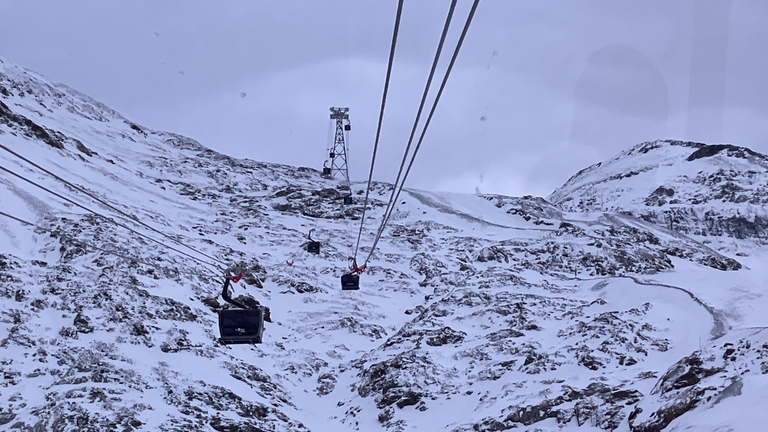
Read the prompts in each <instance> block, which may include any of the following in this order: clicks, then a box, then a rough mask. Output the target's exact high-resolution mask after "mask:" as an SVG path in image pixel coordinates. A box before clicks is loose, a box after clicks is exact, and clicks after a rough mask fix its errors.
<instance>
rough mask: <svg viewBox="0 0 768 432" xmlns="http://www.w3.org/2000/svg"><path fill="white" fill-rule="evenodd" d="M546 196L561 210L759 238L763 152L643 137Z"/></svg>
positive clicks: (767, 166) (767, 177) (767, 182)
mask: <svg viewBox="0 0 768 432" xmlns="http://www.w3.org/2000/svg"><path fill="white" fill-rule="evenodd" d="M548 199H549V201H550V202H552V203H553V204H555V205H557V206H558V207H560V208H562V209H563V210H565V211H603V212H624V213H631V214H633V215H635V216H638V217H641V218H643V219H645V220H647V221H652V222H655V223H659V224H661V225H664V226H668V227H669V226H671V227H672V228H673V229H676V230H680V231H682V232H685V233H689V234H700V235H722V234H727V235H729V236H733V237H737V238H741V237H753V236H755V237H761V236H763V235H764V234H765V233H766V231H767V230H768V223H766V221H765V218H766V217H768V212H767V211H766V205H768V156H766V155H763V154H761V153H758V152H756V151H754V150H751V149H749V148H746V147H740V146H736V145H732V144H704V143H698V142H687V141H677V140H659V141H651V142H644V143H640V144H638V145H636V146H634V147H632V148H630V149H628V150H625V151H623V152H621V153H619V154H618V155H617V156H615V157H613V158H611V159H608V160H606V161H603V162H599V163H596V164H594V165H592V166H589V167H587V168H585V169H583V170H581V171H579V172H578V173H576V174H575V175H574V176H573V177H571V178H570V179H569V180H568V181H567V182H566V183H565V184H564V185H563V186H562V187H560V188H559V189H557V190H556V191H555V192H554V193H552V195H550V196H549V198H548ZM682 213H685V214H688V215H689V216H686V217H682V216H681V215H682ZM734 218H738V219H739V220H740V221H741V222H739V223H737V224H736V225H738V226H739V227H740V228H738V229H735V228H733V227H732V226H731V225H733V224H734V223H735V222H734V220H735V219H734ZM678 219H679V220H678ZM676 220H677V222H678V223H677V225H675V221H676ZM670 221H671V222H670ZM745 222H746V223H747V224H748V225H749V228H748V229H747V231H748V232H746V233H745V232H742V231H743V228H744V226H743V223H745Z"/></svg>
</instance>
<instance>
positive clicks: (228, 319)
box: [219, 308, 264, 345]
mask: <svg viewBox="0 0 768 432" xmlns="http://www.w3.org/2000/svg"><path fill="white" fill-rule="evenodd" d="M219 333H220V334H221V338H220V339H219V340H220V341H221V343H223V344H225V345H229V344H254V343H261V337H262V334H263V333H264V310H263V309H262V308H256V309H222V310H220V311H219Z"/></svg>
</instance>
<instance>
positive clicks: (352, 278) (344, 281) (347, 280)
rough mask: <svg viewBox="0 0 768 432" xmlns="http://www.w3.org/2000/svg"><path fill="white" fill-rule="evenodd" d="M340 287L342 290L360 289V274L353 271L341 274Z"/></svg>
mask: <svg viewBox="0 0 768 432" xmlns="http://www.w3.org/2000/svg"><path fill="white" fill-rule="evenodd" d="M341 289H342V290H343V291H351V290H359V289H360V275H357V274H354V273H347V274H345V275H341Z"/></svg>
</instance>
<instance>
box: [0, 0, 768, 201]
mask: <svg viewBox="0 0 768 432" xmlns="http://www.w3.org/2000/svg"><path fill="white" fill-rule="evenodd" d="M396 3H397V2H396V1H395V0H389V1H383V0H377V1H373V0H345V1H310V0H304V1H298V0H281V1H269V2H268V1H252V0H248V1H245V0H241V1H235V0H232V1H226V2H218V1H217V2H214V1H190V0H175V1H171V0H166V1H157V0H132V1H110V0H79V1H77V2H60V1H55V0H45V1H44V0H0V22H2V25H0V56H3V57H5V58H7V59H8V60H11V61H13V62H15V63H17V64H19V65H21V66H24V67H27V68H29V69H32V70H35V71H37V72H40V73H42V74H43V75H45V76H47V77H49V78H50V79H53V80H55V81H60V82H63V83H65V84H67V85H69V86H71V87H74V88H76V89H78V90H80V91H82V92H84V93H86V94H89V95H91V96H93V97H95V98H96V99H98V100H100V101H102V102H104V103H106V104H107V105H109V106H110V107H112V108H114V109H116V110H117V111H119V112H121V113H122V114H123V115H125V116H126V117H128V118H129V119H131V120H133V121H135V122H137V123H139V124H142V125H145V126H148V127H150V128H154V129H160V130H168V131H172V132H177V133H181V134H184V135H188V136H190V137H192V138H195V139H197V140H198V141H200V142H201V143H202V144H204V145H206V146H208V147H211V148H213V149H215V150H218V151H220V152H223V153H227V154H229V155H232V156H235V157H246V158H250V159H254V160H260V161H271V162H281V163H286V164H291V165H298V166H312V167H315V168H318V169H319V168H321V167H322V164H323V160H324V157H325V149H326V147H327V145H328V125H329V119H328V114H329V111H328V108H329V107H330V106H348V107H350V119H351V122H352V125H353V130H352V132H351V135H350V165H351V176H352V178H353V180H364V179H365V177H366V176H367V172H368V166H369V165H368V164H369V162H370V155H371V149H372V146H373V140H374V134H375V126H376V120H377V117H376V116H377V114H378V109H379V104H380V101H381V91H382V88H383V82H384V75H385V72H386V61H387V56H388V51H389V44H390V39H391V34H392V25H393V21H394V16H395V10H396ZM470 3H471V2H470V0H460V1H459V5H458V7H457V12H456V17H455V19H454V24H453V30H454V31H453V32H452V33H451V35H449V42H448V44H447V48H446V51H447V52H448V53H450V52H451V51H452V49H453V46H454V43H455V42H454V41H455V40H456V39H457V37H458V31H459V30H460V27H461V25H462V24H463V21H464V19H465V17H466V14H467V12H468V10H469V6H470ZM448 5H449V1H448V0H441V1H438V0H406V1H405V6H404V10H403V18H402V24H401V32H400V36H399V41H398V49H397V53H396V57H395V66H394V69H393V75H392V84H391V88H390V96H389V99H388V105H387V112H386V115H385V118H384V126H383V132H382V138H381V144H380V156H379V159H378V161H377V168H376V172H375V175H374V176H375V178H377V179H379V180H385V181H393V180H394V176H395V174H396V169H397V166H398V165H399V160H400V158H401V157H402V151H403V149H404V147H405V144H406V140H407V137H408V134H409V132H410V128H411V123H412V121H413V117H414V115H415V112H416V109H417V104H418V101H419V99H420V96H421V92H422V90H423V85H424V81H425V80H426V75H427V73H428V68H429V65H430V62H431V59H432V56H433V55H434V49H435V47H436V45H437V41H438V37H439V33H440V30H441V27H442V24H443V21H444V19H445V16H446V14H447V10H448ZM767 22H768V3H767V2H765V1H762V0H675V1H667V0H652V1H642V2H617V1H610V0H602V1H596V0H594V1H593V0H547V1H543V0H521V1H510V0H481V2H480V6H479V8H478V11H477V14H476V16H475V19H474V21H473V24H472V27H471V29H470V32H469V34H468V36H467V39H466V41H465V44H464V47H463V49H462V52H461V54H460V56H459V60H458V62H457V65H456V68H455V69H454V71H453V74H452V75H451V79H450V81H449V83H448V86H447V88H446V91H445V93H444V94H443V97H442V100H441V102H440V105H439V106H438V109H437V112H436V115H435V118H434V120H433V122H432V125H431V126H430V129H429V132H428V133H427V137H426V139H425V142H424V144H423V147H422V150H421V151H420V153H419V157H418V160H417V161H416V164H415V166H414V171H413V172H412V174H411V177H410V178H409V181H408V183H407V186H410V187H418V188H424V189H431V190H450V191H461V192H473V191H475V190H476V189H477V190H480V191H481V192H485V193H506V194H510V195H522V194H534V195H547V194H549V193H550V192H551V191H552V190H553V189H554V188H555V187H557V186H559V185H561V184H562V183H563V182H564V181H565V180H567V179H568V177H570V176H571V175H572V174H574V173H575V172H576V171H578V170H579V169H581V168H583V167H585V166H587V165H589V164H592V163H594V162H597V161H599V160H602V159H604V158H606V157H609V156H612V155H613V154H615V153H617V152H619V151H621V150H623V149H625V148H627V147H630V146H632V145H634V144H636V143H638V142H641V141H644V140H652V139H659V138H677V139H695V140H703V141H706V142H711V143H714V142H730V143H734V144H737V145H743V146H747V147H751V148H753V149H754V150H757V151H760V152H763V153H768V139H766V138H768V117H767V113H768V80H766V79H765V77H766V76H768V56H766V55H765V54H766V48H767V47H768V26H766V25H765V23H767ZM444 57H445V59H446V62H447V59H448V58H449V54H446V55H445V56H444ZM440 73H442V72H440ZM243 95H244V97H243ZM483 119H484V120H483Z"/></svg>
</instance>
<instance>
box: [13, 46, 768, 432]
mask: <svg viewBox="0 0 768 432" xmlns="http://www.w3.org/2000/svg"><path fill="white" fill-rule="evenodd" d="M0 104H1V105H0V141H1V143H2V144H3V145H4V146H7V147H8V148H10V149H12V150H13V151H15V152H17V153H19V154H22V155H25V156H26V157H29V158H31V159H34V161H35V163H38V164H40V165H41V166H43V167H45V168H46V169H49V170H51V171H53V172H55V173H57V174H58V175H60V176H61V177H63V178H65V179H67V180H69V181H71V182H72V183H74V184H75V185H76V186H78V187H72V186H71V185H67V184H63V183H62V182H60V181H58V180H56V179H55V178H52V177H50V176H46V175H45V174H43V173H42V172H39V171H37V170H36V169H34V167H32V166H30V165H28V164H26V163H25V162H24V161H22V160H20V159H19V158H17V157H15V156H13V155H12V154H10V153H8V152H6V151H0V165H2V166H3V167H7V168H8V169H9V170H12V171H13V172H16V173H19V174H21V175H23V176H24V177H27V178H30V179H34V180H35V181H36V182H38V183H39V184H41V185H43V186H44V187H45V188H47V189H49V190H51V191H53V192H56V193H57V194H60V195H62V196H65V197H67V198H69V199H71V200H72V201H69V202H63V201H61V200H60V199H59V198H57V197H56V196H54V195H52V194H49V193H47V192H45V191H42V190H40V189H38V188H36V187H35V186H33V185H31V184H29V183H27V182H25V181H23V180H21V179H19V178H17V177H14V176H11V175H8V176H2V177H0V203H2V205H0V211H2V212H4V213H6V212H7V213H8V214H10V215H11V216H14V217H16V218H18V219H21V220H22V222H19V221H18V220H15V219H8V218H7V217H5V216H3V217H0V245H2V247H1V248H0V429H3V430H6V429H8V430H12V431H15V430H18V431H45V430H57V431H76V430H77V431H79V430H89V431H90V430H93V431H97V430H98V431H113V430H114V431H133V430H135V431H139V430H141V431H210V430H216V431H230V432H235V431H240V432H242V431H250V432H256V431H324V430H348V431H360V430H376V429H380V430H387V431H393V432H394V431H403V432H404V431H444V430H449V431H500V430H509V429H516V430H579V428H586V429H590V430H594V429H595V428H597V429H604V430H627V429H631V430H636V431H652V430H663V429H665V428H670V427H676V426H677V425H680V427H681V428H683V427H688V426H689V425H692V424H695V422H694V420H692V419H697V418H699V417H698V416H700V415H704V414H702V412H705V413H706V412H708V411H705V410H712V411H717V410H720V409H725V408H721V407H727V406H728V404H729V403H730V402H729V401H731V400H733V398H734V397H736V396H738V395H739V394H740V393H741V394H743V395H747V394H750V393H749V392H753V393H752V394H754V392H755V391H756V390H755V388H759V386H755V385H753V382H759V380H760V379H762V377H763V374H764V373H765V372H766V371H768V365H766V364H765V361H766V360H765V359H766V358H768V352H764V351H765V347H766V346H768V344H766V342H765V341H763V340H762V337H763V336H762V331H759V330H753V331H752V332H751V333H749V332H745V331H744V330H735V329H734V328H737V327H739V326H742V327H744V326H746V323H752V322H759V320H757V319H756V318H755V316H756V312H755V313H753V312H752V311H755V310H761V308H762V305H763V303H761V302H762V298H763V297H764V296H763V294H762V292H761V291H760V290H761V289H762V288H763V287H762V285H759V284H760V283H761V282H760V281H764V280H768V277H766V278H764V277H763V276H765V274H764V273H760V272H761V271H762V270H761V269H762V267H761V266H759V265H755V263H756V262H757V263H760V262H761V261H760V260H759V258H760V257H761V255H760V254H762V253H765V251H764V248H763V246H761V243H760V242H761V241H762V237H761V236H762V234H761V232H762V231H760V229H762V228H760V227H761V226H762V225H761V224H762V223H763V219H759V218H763V217H764V216H761V215H762V213H759V212H760V211H762V207H761V206H762V205H763V204H764V199H765V196H764V185H765V182H764V181H763V177H762V176H763V174H764V167H765V158H764V157H763V156H761V155H759V154H757V153H755V152H752V151H750V150H748V149H743V148H739V147H735V146H707V145H704V144H692V143H679V142H656V143H646V144H643V145H640V146H637V147H635V148H634V149H631V150H629V151H627V152H625V153H623V154H622V155H620V156H619V157H618V158H616V159H614V160H612V161H608V162H605V163H603V164H600V165H596V166H594V167H590V168H588V169H587V170H585V171H583V172H581V173H579V174H577V175H576V176H574V177H573V178H572V179H571V180H570V181H569V182H568V183H567V184H566V185H564V186H563V188H561V189H560V190H558V191H556V192H555V194H553V196H552V200H551V202H550V201H547V200H545V199H543V198H538V197H530V196H528V197H521V198H515V197H506V196H501V195H482V196H466V195H458V194H438V193H429V192H424V191H413V190H406V191H405V192H404V193H403V195H401V202H400V203H398V206H397V211H396V212H395V213H394V215H393V217H392V219H391V221H390V224H389V226H388V227H387V229H386V230H385V232H384V235H383V236H382V240H381V242H380V244H379V248H378V249H377V250H375V251H373V253H372V254H371V260H370V262H369V263H368V267H367V271H366V272H365V273H364V274H363V275H361V282H360V285H361V289H360V290H359V291H355V292H349V291H342V290H341V289H340V286H339V278H340V276H341V275H342V274H344V273H345V272H346V271H348V270H347V269H348V265H349V263H350V261H351V260H350V258H351V257H352V255H353V254H354V249H355V247H356V244H355V241H356V239H357V233H358V229H359V227H360V225H359V224H360V222H361V218H362V214H363V204H364V203H363V195H364V189H363V188H364V185H363V184H354V183H353V184H352V185H351V188H350V187H349V186H347V185H343V184H341V183H339V182H336V181H332V180H328V179H324V178H322V177H321V176H320V173H319V172H318V171H316V170H313V169H310V168H296V167H290V166H285V165H278V164H267V163H260V162H254V161H250V160H238V159H234V158H231V157H228V156H226V155H222V154H219V153H217V152H214V151H212V150H210V149H208V148H206V147H204V146H203V145H201V144H200V143H197V142H196V141H194V140H192V139H189V138H186V137H182V136H179V135H176V134H172V133H167V132H158V131H153V130H150V129H147V128H144V127H142V126H140V125H137V124H135V123H133V122H131V121H129V120H127V119H125V118H123V117H122V116H120V115H119V114H118V113H116V112H114V111H112V110H110V109H109V108H107V107H104V106H103V105H101V104H99V103H98V102H96V101H93V100H92V99H90V98H88V97H87V96H84V95H82V94H80V93H78V92H76V91H74V90H72V89H69V88H67V87H65V86H63V85H60V84H52V83H49V82H48V81H46V80H45V79H43V78H41V77H39V76H36V75H35V74H34V73H31V72H28V71H25V70H23V69H21V68H18V67H16V66H14V65H11V64H10V63H8V62H7V61H5V60H2V59H0ZM688 159H690V160H688ZM654 161H655V162H654ZM659 161H661V164H659ZM724 161H727V162H728V165H729V166H730V168H729V170H732V171H733V173H731V172H730V171H729V174H728V179H725V177H723V178H720V177H717V176H716V175H717V172H719V170H721V169H725V168H724V165H725V162H724ZM654 163H655V164H656V165H654ZM665 164H666V165H665ZM685 164H691V165H689V166H695V167H696V170H698V171H696V172H693V171H690V170H689V171H685V172H683V171H680V170H678V169H677V168H678V167H679V166H685ZM664 167H671V168H672V169H667V171H666V174H664V175H662V174H658V175H657V177H658V178H664V179H671V180H670V181H666V180H665V181H664V182H661V183H659V184H655V183H653V182H650V181H649V180H648V178H647V177H643V176H651V175H656V174H653V173H654V172H658V173H661V172H662V171H664ZM761 167H762V168H761ZM627 168H631V169H627ZM761 169H763V171H760V170H761ZM654 170H655V171H654ZM694 171H695V170H694ZM681 173H682V174H681ZM683 174H685V176H683ZM710 175H715V177H712V178H710ZM665 176H666V177H665ZM686 176H687V177H686ZM699 176H701V177H699ZM633 179H641V180H642V181H639V182H637V183H631V182H634V181H635V180H633ZM697 179H700V180H697ZM707 179H709V180H707ZM672 180H674V181H672ZM628 181H629V182H630V183H627V182H628ZM728 182H731V183H732V184H733V185H731V186H727V187H726V184H727V183H728ZM760 182H763V183H762V184H761V183H760ZM652 183H653V184H652ZM391 190H392V186H391V185H388V184H384V183H374V185H373V190H372V191H371V200H370V202H369V203H368V209H367V210H366V220H365V221H363V222H364V225H363V227H364V229H363V230H362V236H361V242H360V251H359V254H358V258H359V259H360V256H361V255H362V256H367V255H368V254H369V253H370V252H371V251H370V245H371V244H372V242H373V238H374V234H375V230H376V227H377V226H378V223H379V221H380V220H381V218H382V217H383V212H384V209H385V206H386V202H387V199H388V198H389V194H390V192H391ZM350 191H351V193H352V196H353V200H352V204H345V203H344V199H343V198H344V196H346V195H347V194H348V193H349V192H350ZM722 191H726V192H728V191H731V192H733V193H730V192H728V193H726V192H723V194H722V195H718V194H720V192H722ZM86 192H87V193H86ZM729 193H730V194H729ZM742 195H744V196H746V197H747V198H746V199H744V198H740V197H741V196H742ZM94 197H96V198H98V199H99V200H101V201H104V202H106V203H107V204H109V206H107V205H104V203H100V202H98V201H95V200H94ZM75 203H76V204H75ZM78 204H80V205H78ZM88 209H91V210H94V211H89V210H88ZM118 210H119V211H118ZM748 210H749V211H748ZM653 212H657V213H653ZM675 212H677V213H675ZM708 212H709V213H708ZM750 212H751V213H750ZM653 214H657V216H656V217H657V219H654V216H653ZM671 214H679V215H681V216H680V218H679V220H678V222H675V224H674V226H673V230H669V229H668V228H669V226H668V225H667V224H664V223H661V222H659V221H660V220H661V219H658V218H663V217H665V216H664V215H671ZM707 215H709V216H707ZM758 216H759V218H758ZM699 217H701V218H699ZM740 217H741V218H744V221H741V219H738V218H740ZM696 218H699V219H696ZM702 218H703V219H702ZM706 218H709V219H706ZM718 218H720V219H718ZM734 218H736V219H734ZM715 221H721V222H715ZM25 222H29V223H30V224H31V225H27V224H25ZM718 224H720V225H718ZM750 224H752V225H750ZM685 227H688V228H685ZM311 230H314V231H312V238H313V239H314V240H317V241H319V242H321V248H320V253H319V254H316V255H314V254H309V253H307V251H306V247H305V243H306V241H307V240H308V238H307V237H308V235H309V233H310V231H311ZM739 232H741V233H742V234H743V235H742V234H738V233H739ZM705 234H706V237H705ZM718 239H719V240H723V239H727V240H729V241H730V242H731V243H729V244H730V245H731V246H729V247H731V248H741V249H738V251H739V252H742V251H744V252H745V253H743V254H741V255H739V254H734V253H732V252H733V250H731V249H728V248H724V247H723V246H722V244H720V243H718V242H717V241H715V240H718ZM710 241H711V242H710ZM707 242H710V243H707ZM747 252H748V253H747ZM748 255H750V256H748ZM742 261H743V262H742ZM227 268H237V269H239V270H242V271H243V272H244V276H243V279H242V281H241V282H239V283H237V284H232V285H231V289H232V291H233V293H232V295H233V297H234V298H236V299H238V301H240V302H242V303H245V304H248V305H256V304H260V305H263V306H266V307H269V308H270V312H271V320H270V322H269V323H267V326H266V331H265V334H264V343H262V344H260V345H257V346H247V345H246V346H242V345H238V346H224V345H222V344H221V343H220V342H219V341H218V326H217V314H216V312H217V311H218V310H220V309H221V308H222V307H225V306H223V305H224V302H223V301H222V300H221V299H220V298H219V296H220V293H221V289H222V283H223V273H224V270H225V269H227ZM755 281H758V282H755ZM702 340H703V341H704V342H703V345H704V346H706V347H707V348H706V349H702V342H700V341H702ZM670 365H672V366H670ZM665 371H666V372H665ZM740 397H744V396H740ZM760 397H761V396H760V394H758V395H757V396H753V397H752V399H750V400H753V401H761V400H762V399H760ZM724 427H730V426H729V425H728V424H726V425H725V426H724ZM693 430H696V429H693ZM700 430H708V429H706V428H704V429H700ZM723 430H728V429H723Z"/></svg>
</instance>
